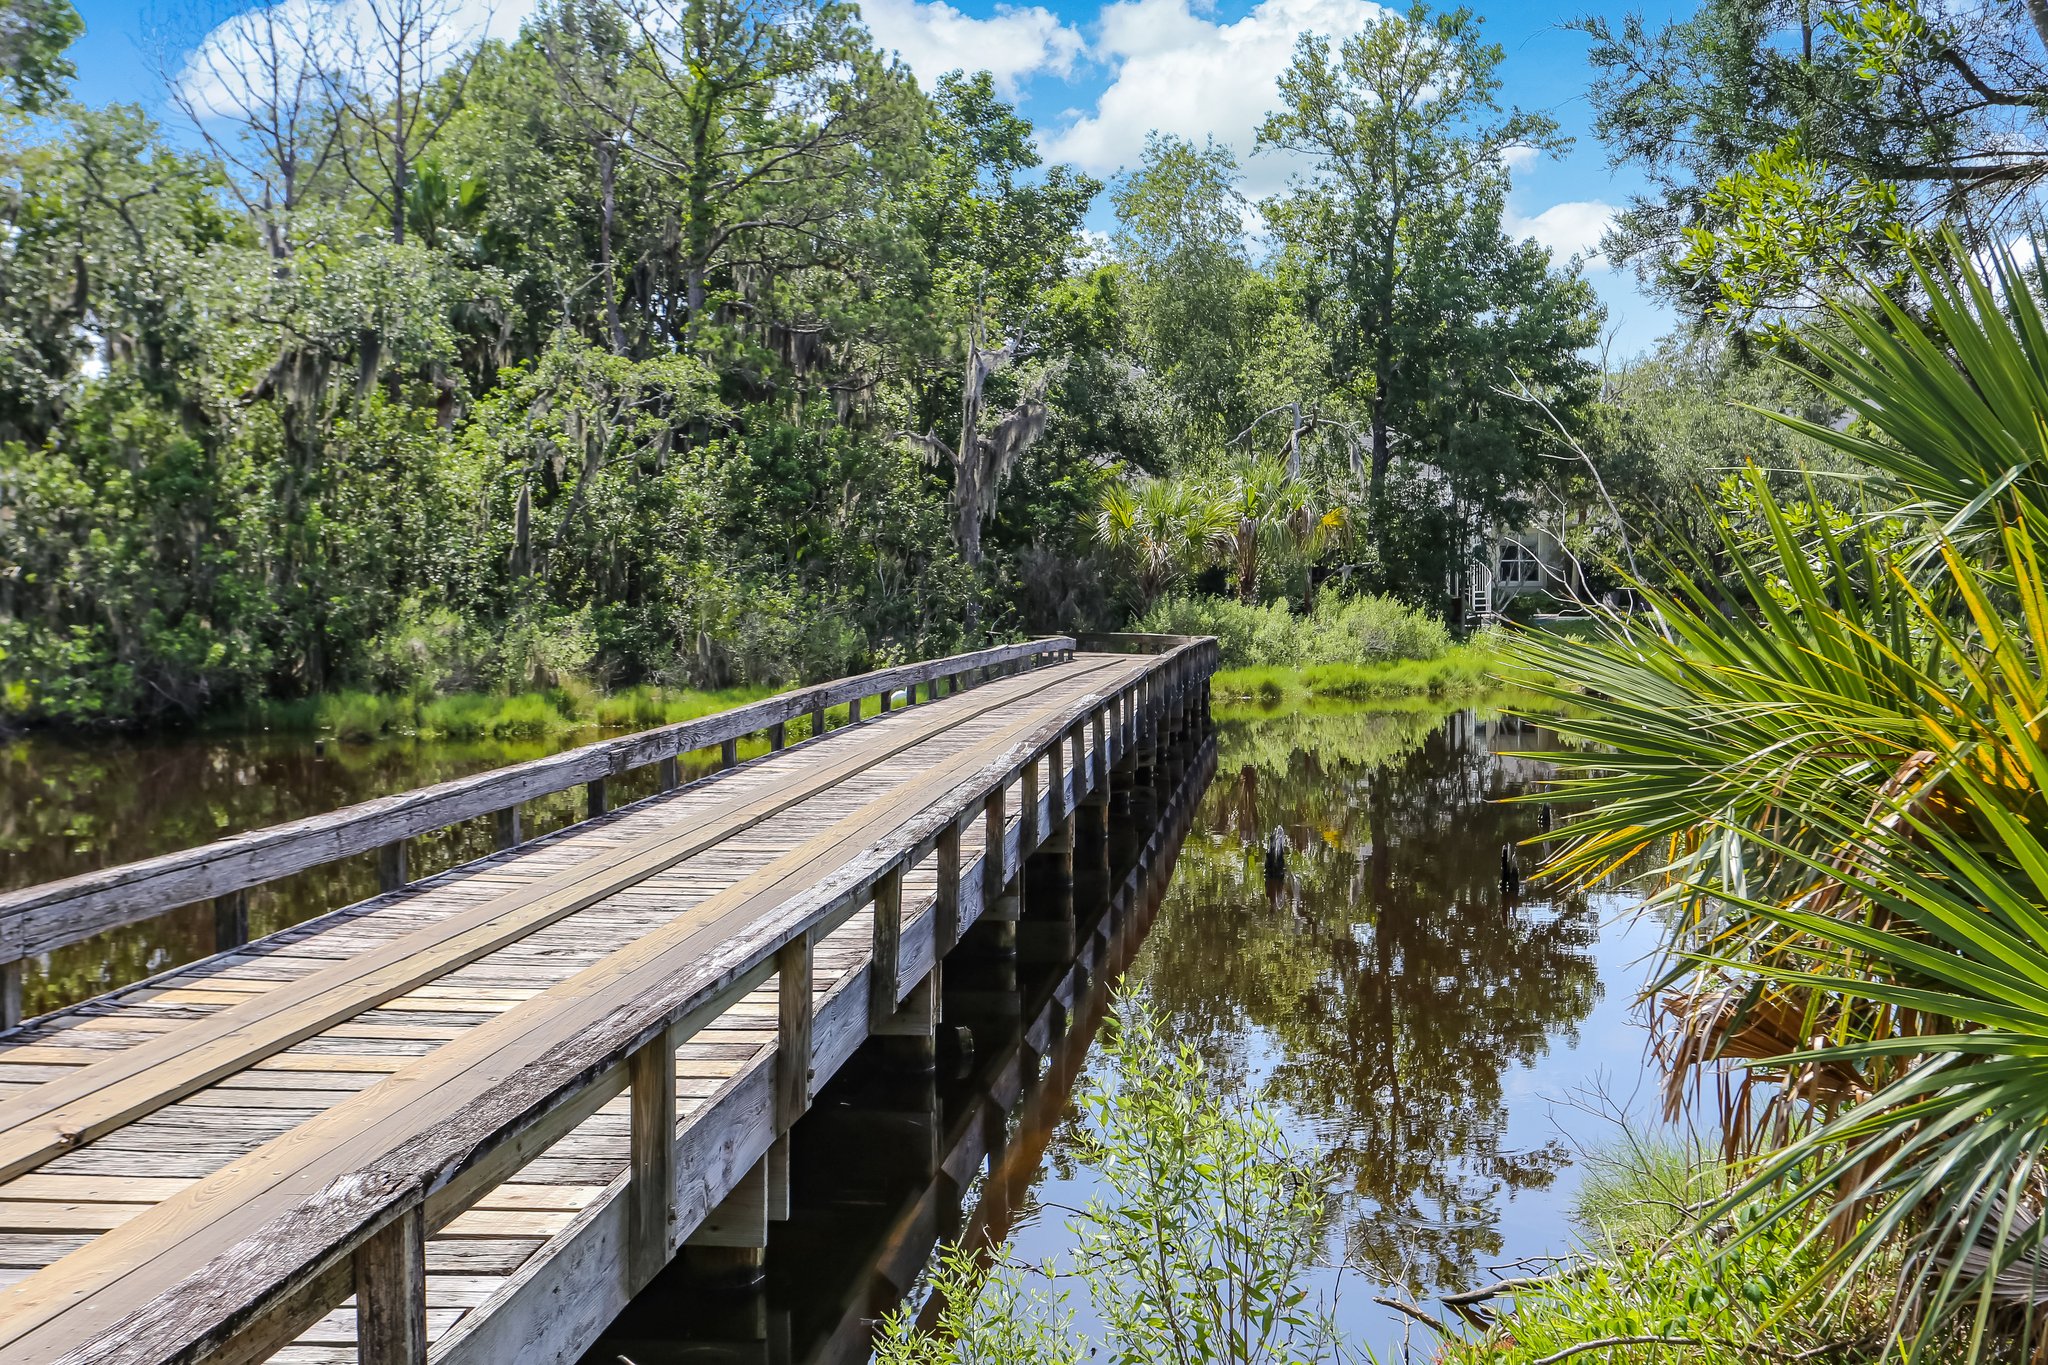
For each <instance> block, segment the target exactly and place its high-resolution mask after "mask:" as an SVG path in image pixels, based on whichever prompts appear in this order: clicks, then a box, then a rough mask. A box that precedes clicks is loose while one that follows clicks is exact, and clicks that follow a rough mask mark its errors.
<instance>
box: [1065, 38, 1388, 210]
mask: <svg viewBox="0 0 2048 1365" xmlns="http://www.w3.org/2000/svg"><path fill="white" fill-rule="evenodd" d="M1386 12H1387V11H1386V10H1385V9H1383V8H1382V7H1381V6H1379V5H1377V4H1374V3H1372V0H1260V3H1259V4H1258V5H1256V6H1255V7H1254V8H1253V9H1252V11H1251V12H1250V13H1249V14H1247V15H1245V16H1244V17H1243V18H1241V19H1239V20H1237V21H1236V22H1235V23H1228V24H1223V23H1216V22H1214V21H1213V20H1210V19H1208V18H1205V17H1203V16H1202V15H1201V14H1199V13H1197V12H1196V7H1195V5H1193V4H1191V0H1116V2H1115V3H1112V4H1109V5H1106V6H1104V8H1103V10H1102V16H1101V19H1100V22H1099V31H1098V37H1097V40H1096V43H1095V54H1096V55H1097V56H1099V57H1101V58H1102V59H1103V60H1104V61H1106V62H1108V63H1109V65H1110V67H1111V71H1112V74H1111V78H1110V82H1109V86H1108V88H1107V89H1105V90H1104V91H1103V92H1102V97H1101V98H1100V99H1099V100H1098V101H1096V105H1095V108H1094V110H1093V111H1091V112H1088V113H1084V114H1082V115H1080V116H1079V117H1077V118H1075V119H1074V120H1073V121H1072V122H1070V123H1069V124H1067V126H1066V127H1064V128H1062V129H1059V130H1058V131H1056V132H1054V133H1053V134H1052V135H1051V136H1050V137H1048V138H1047V139H1046V143H1047V146H1046V151H1047V153H1048V155H1049V156H1051V157H1052V158H1053V159H1055V160H1059V161H1070V162H1073V163H1074V164H1075V165H1077V166H1079V167H1080V168H1081V169H1082V170H1084V171H1089V172H1092V173H1094V174H1098V175H1102V174H1108V173H1111V172H1114V171H1116V170H1119V169H1121V168H1124V167H1127V166H1130V165H1133V164H1135V163H1136V161H1137V159H1138V154H1139V152H1141V151H1142V150H1143V149H1144V146H1145V134H1146V133H1147V132H1149V131H1150V130H1152V129H1155V128H1156V129H1158V130H1159V131H1160V132H1163V133H1175V134H1178V135H1180V136H1181V137H1185V138H1188V139H1190V140H1191V141H1194V142H1196V143H1199V142H1201V141H1202V140H1203V139H1205V138H1209V137H1214V138H1215V139H1216V140H1217V141H1218V142H1221V143H1225V144H1227V145H1228V146H1229V147H1230V148H1231V150H1233V151H1235V152H1236V153H1237V155H1238V158H1239V160H1240V162H1241V163H1244V165H1245V170H1246V173H1247V174H1246V179H1247V182H1248V183H1247V185H1246V188H1247V189H1248V190H1249V191H1250V192H1252V193H1254V194H1259V193H1265V192H1270V191H1271V190H1275V189H1278V188H1279V186H1280V182H1281V181H1282V180H1284V178H1285V173H1286V170H1287V169H1288V166H1287V164H1286V162H1285V161H1284V160H1283V159H1282V158H1280V157H1277V156H1265V157H1260V158H1257V159H1256V160H1253V161H1250V162H1246V161H1245V158H1246V157H1248V156H1249V155H1250V153H1251V151H1252V144H1253V140H1254V137H1255V135H1256V134H1257V132H1258V127H1259V124H1260V123H1261V122H1263V121H1264V119H1265V116H1266V114H1267V112H1268V111H1269V110H1271V109H1272V108H1273V106H1274V105H1275V103H1277V95H1276V93H1275V90H1274V85H1275V83H1276V82H1277V81H1278V80H1279V78H1280V74H1281V73H1282V72H1283V71H1285V70H1286V69H1287V65H1288V63H1289V61H1291V60H1292V58H1293V54H1294V42H1295V39H1296V38H1297V37H1298V36H1300V35H1301V34H1302V33H1303V32H1312V33H1317V34H1320V35H1322V36H1324V37H1327V38H1330V39H1332V40H1333V41H1341V40H1343V39H1344V38H1347V37H1349V36H1350V35H1352V34H1353V33H1356V32H1358V31H1359V30H1360V29H1361V28H1363V27H1364V26H1365V25H1366V24H1368V23H1370V22H1371V21H1372V20H1374V19H1377V18H1379V17H1380V16H1382V15H1383V14H1385V13H1386Z"/></svg>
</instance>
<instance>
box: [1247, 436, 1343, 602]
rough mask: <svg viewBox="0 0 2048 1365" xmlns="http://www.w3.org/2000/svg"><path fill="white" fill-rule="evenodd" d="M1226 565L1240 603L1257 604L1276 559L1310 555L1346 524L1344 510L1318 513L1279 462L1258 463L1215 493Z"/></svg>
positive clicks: (1307, 492) (1250, 465) (1303, 491)
mask: <svg viewBox="0 0 2048 1365" xmlns="http://www.w3.org/2000/svg"><path fill="white" fill-rule="evenodd" d="M1216 508H1217V512H1218V515H1219V517H1220V518H1221V520H1222V522H1223V528H1222V533H1221V537H1220V539H1221V542H1222V547H1223V554H1224V556H1225V561H1226V563H1227V565H1228V567H1229V568H1230V571H1231V576H1232V578H1233V579H1235V580H1236V584H1237V595H1238V598H1239V599H1240V600H1241V601H1244V602H1256V601H1258V595H1259V576H1260V574H1261V573H1262V572H1263V571H1264V570H1265V569H1266V567H1267V566H1268V565H1269V564H1270V563H1271V562H1272V561H1273V560H1275V559H1288V558H1294V557H1304V556H1312V555H1315V554H1317V553H1320V552H1321V550H1322V548H1323V545H1324V544H1325V543H1326V542H1327V540H1328V539H1329V538H1330V537H1332V536H1334V535H1336V534H1338V533H1339V532H1340V531H1341V530H1342V529H1343V526H1344V516H1343V511H1342V509H1341V508H1331V509H1329V510H1327V511H1326V510H1323V509H1319V508H1317V507H1316V506H1315V505H1314V502H1313V500H1312V499H1311V498H1310V496H1309V490H1308V488H1307V487H1306V486H1305V485H1304V484H1302V483H1301V482H1300V481H1299V480H1297V479H1295V478H1293V477H1292V476H1290V475H1289V474H1288V472H1287V466H1286V465H1285V464H1284V463H1282V462H1281V461H1279V460H1254V461H1252V462H1251V463H1250V464H1247V465H1245V466H1243V467H1242V468H1240V469H1238V470H1236V471H1235V472H1233V473H1232V474H1230V475H1229V476H1228V477H1226V478H1225V479H1224V480H1223V481H1222V483H1221V484H1220V485H1218V487H1217V489H1216Z"/></svg>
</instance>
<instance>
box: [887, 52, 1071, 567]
mask: <svg viewBox="0 0 2048 1365" xmlns="http://www.w3.org/2000/svg"><path fill="white" fill-rule="evenodd" d="M933 104H934V108H933V113H932V116H931V118H930V120H929V121H928V123H927V126H926V132H925V139H924V146H925V151H926V157H927V159H926V162H925V168H924V173H923V175H922V176H921V177H920V178H919V179H918V180H917V181H916V182H915V183H914V184H913V185H912V186H911V187H910V194H909V202H908V208H907V218H908V222H909V226H910V230H911V232H912V234H913V236H914V239H915V240H916V242H917V244H918V248H919V255H920V256H921V258H922V259H921V260H920V261H919V262H918V267H917V274H918V275H919V277H920V284H921V288H922V291H928V293H927V295H926V296H927V297H928V298H929V299H930V307H931V315H932V318H933V320H934V321H936V322H937V324H938V326H939V328H940V334H939V335H937V336H934V337H931V338H930V341H931V343H932V344H933V354H932V359H931V361H930V363H929V364H928V365H927V366H926V367H925V368H924V373H923V375H922V376H921V382H920V383H919V384H918V389H919V392H918V393H917V394H916V395H915V397H914V398H913V407H912V412H913V421H915V422H917V423H918V424H919V425H921V426H922V427H923V428H924V430H923V431H922V432H921V433H917V434H914V435H912V436H911V440H912V442H913V443H914V444H915V445H917V446H918V448H920V449H921V450H923V451H924V452H925V453H926V455H927V456H928V457H929V458H931V459H932V460H934V461H935V462H939V463H943V464H945V465H948V466H949V467H950V468H951V469H952V472H953V507H954V533H953V534H954V543H955V544H956V546H957V547H958V548H959V551H960V555H961V558H963V559H964V560H966V561H967V563H968V565H969V566H970V567H974V566H977V565H979V564H980V562H981V530H982V523H983V521H984V520H986V519H987V517H988V516H989V514H990V512H991V511H993V509H994V507H995V499H996V493H997V490H998V488H999V486H1000V484H1001V482H1002V479H1003V477H1004V475H1005V474H1007V473H1008V471H1009V469H1010V467H1011V465H1012V464H1013V463H1014V462H1015V460H1016V457H1017V456H1018V455H1019V454H1020V453H1022V451H1023V450H1024V449H1025V448H1026V447H1028V446H1029V445H1030V444H1031V443H1032V442H1034V441H1036V440H1037V439H1038V437H1039V436H1040V435H1042V434H1043V432H1044V430H1045V424H1046V421H1047V419H1048V416H1049V414H1048V410H1047V408H1046V405H1045V395H1044V380H1045V376H1044V375H1043V373H1042V372H1041V373H1039V374H1037V375H1034V376H1032V377H1030V378H1027V379H1026V380H1025V382H1024V384H1023V386H1022V392H1019V393H1017V394H1015V395H1014V396H1013V398H1012V401H1011V403H1010V405H1008V406H1007V407H1005V408H1003V409H1000V410H999V411H1000V415H999V416H996V417H994V418H993V419H992V420H991V419H990V418H989V417H988V416H986V414H985V410H986V408H987V406H988V404H989V403H990V402H991V401H992V400H997V394H998V390H997V389H996V388H994V387H992V385H991V381H992V380H993V379H995V377H996V376H998V375H1000V374H1002V373H1003V372H1004V371H1006V370H1010V369H1011V368H1012V367H1013V366H1014V365H1015V364H1016V363H1017V362H1018V361H1019V360H1020V359H1023V358H1025V357H1026V356H1028V355H1030V354H1032V353H1033V352H1035V351H1037V350H1038V348H1039V346H1040V345H1041V343H1042V342H1043V340H1044V339H1045V336H1046V333H1047V328H1048V326H1049V322H1050V319H1049V317H1048V314H1047V308H1048V303H1049V300H1050V297H1051V291H1052V290H1053V287H1054V286H1055V285H1057V284H1058V283H1059V282H1060V281H1061V280H1062V279H1063V278H1065V276H1066V273H1067V269H1068V264H1069V262H1070V261H1071V260H1072V258H1073V257H1074V256H1075V255H1076V254H1077V253H1078V251H1079V248H1080V234H1081V220H1082V216H1083V215H1084V214H1085V213H1086V212H1087V211H1088V205H1089V203H1090V202H1091V201H1092V200H1093V199H1094V197H1095V195H1096V193H1097V192H1098V191H1099V190H1100V188H1101V186H1100V185H1099V184H1097V182H1095V181H1093V180H1090V179H1088V178H1087V177H1086V176H1082V175H1078V174H1076V173H1075V172H1074V171H1073V170H1072V169H1071V168H1069V167H1066V166H1054V167H1052V168H1051V169H1050V170H1048V171H1047V172H1045V174H1044V175H1042V176H1040V177H1038V178H1036V179H1028V178H1027V173H1028V172H1030V171H1032V170H1033V169H1034V168H1036V167H1037V166H1038V164H1039V157H1038V153H1037V150H1036V148H1035V147H1034V146H1033V142H1032V128H1031V124H1030V123H1029V122H1028V121H1026V120H1025V119H1022V118H1019V117H1018V116H1017V112H1016V110H1015V109H1014V108H1013V107H1012V106H1011V105H1009V104H1007V103H1005V102H1004V101H1002V100H1001V99H998V98H997V96H996V93H995V82H994V80H993V79H992V78H991V77H990V76H989V74H988V73H987V72H985V71H984V72H981V73H979V74H977V75H974V76H962V75H960V74H959V73H954V74H952V75H948V76H942V77H941V78H940V79H939V86H938V90H937V92H936V96H935V99H934V101H933ZM997 401H999V400H997ZM941 414H943V415H944V418H946V419H951V420H948V422H947V425H948V426H949V427H951V428H952V429H951V430H949V431H948V435H947V437H943V438H942V437H939V436H937V435H936V434H934V430H933V429H934V428H935V427H936V426H937V424H938V422H939V421H940V420H942V418H941ZM953 421H957V423H958V425H957V426H953ZM954 432H957V433H958V434H957V437H955V436H954V434H953V433H954Z"/></svg>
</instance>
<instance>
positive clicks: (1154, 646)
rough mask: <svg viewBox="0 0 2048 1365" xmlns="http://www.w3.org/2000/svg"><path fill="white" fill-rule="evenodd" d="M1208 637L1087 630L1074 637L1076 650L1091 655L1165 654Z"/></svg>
mask: <svg viewBox="0 0 2048 1365" xmlns="http://www.w3.org/2000/svg"><path fill="white" fill-rule="evenodd" d="M1213 638H1214V637H1213V636H1208V635H1147V634H1143V633H1140V632H1137V631H1128V630H1123V631H1114V630H1087V631H1081V632H1079V633H1077V634H1076V635H1075V636H1074V645H1075V648H1077V649H1080V650H1082V651H1084V652H1086V653H1089V654H1165V653H1167V652H1168V651H1170V650H1174V649H1178V648H1180V647H1181V646H1182V645H1185V644H1189V643H1191V642H1193V641H1197V640H1209V639H1213Z"/></svg>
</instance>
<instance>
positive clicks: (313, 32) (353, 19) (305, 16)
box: [176, 0, 540, 118]
mask: <svg viewBox="0 0 2048 1365" xmlns="http://www.w3.org/2000/svg"><path fill="white" fill-rule="evenodd" d="M539 8H540V4H539V0H426V5H425V9H426V13H427V14H428V15H429V16H430V18H431V19H432V21H433V22H434V24H435V32H434V36H433V41H432V42H431V44H430V50H429V51H428V52H427V54H426V56H427V65H428V67H429V74H433V71H434V70H435V69H437V68H438V67H441V66H445V65H447V64H448V63H449V62H451V61H453V60H454V59H455V58H456V56H457V55H459V54H460V53H462V52H464V51H466V50H467V49H468V48H469V46H470V45H471V44H473V43H476V42H478V41H480V40H482V39H484V38H487V37H489V38H502V39H506V40H510V39H512V38H515V37H517V36H518V35H519V26H520V25H521V24H523V23H525V22H526V20H527V19H528V18H529V17H531V16H532V14H533V13H534V11H535V10H537V9H539ZM374 17H375V14H374V5H373V0H276V3H274V4H268V5H263V4H259V5H255V6H253V7H251V8H248V9H245V10H243V11H242V12H240V13H238V14H235V15H233V16H232V17H230V18H228V19H224V20H222V21H221V22H220V23H218V24H215V25H214V26H213V27H212V28H211V29H209V30H208V31H207V33H206V35H205V36H204V37H202V38H201V39H200V40H199V41H198V42H197V43H195V44H194V45H193V47H192V50H191V52H189V53H187V54H186V57H185V60H184V62H183V63H182V64H181V65H180V67H179V70H178V74H177V77H176V86H177V94H178V96H179V99H180V102H181V103H183V104H184V105H185V107H187V108H189V109H190V110H192V112H193V113H195V114H197V115H198V116H199V117H201V118H218V117H221V116H223V115H227V114H234V113H239V112H244V111H246V110H247V108H248V107H249V96H250V92H251V91H252V90H253V89H256V88H258V85H259V83H262V84H267V83H268V82H267V79H266V78H265V77H264V76H263V74H262V73H267V72H269V71H270V70H271V69H272V68H273V67H276V68H278V69H279V74H280V76H281V77H282V78H284V79H286V80H289V78H291V77H292V76H295V75H297V74H299V72H300V71H302V70H303V69H305V68H306V67H307V66H309V65H314V64H317V63H318V61H319V60H320V58H319V56H318V54H320V53H322V52H327V53H330V54H332V53H334V52H337V51H339V50H340V48H341V47H342V45H344V44H345V43H346V41H347V35H349V34H351V33H359V34H363V35H366V36H367V35H369V34H373V33H375V32H376V26H375V23H374V22H373V20H374Z"/></svg>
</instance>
